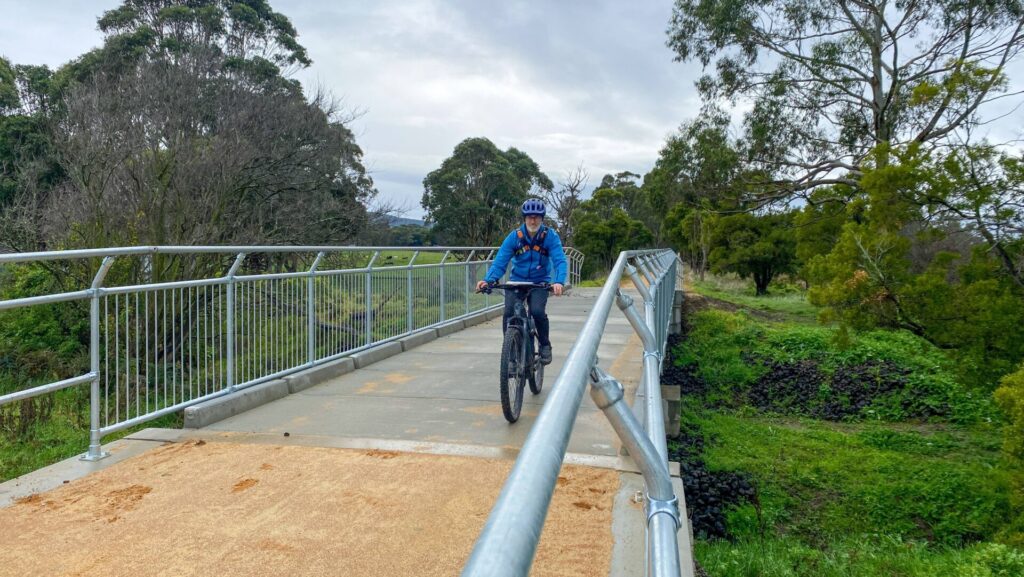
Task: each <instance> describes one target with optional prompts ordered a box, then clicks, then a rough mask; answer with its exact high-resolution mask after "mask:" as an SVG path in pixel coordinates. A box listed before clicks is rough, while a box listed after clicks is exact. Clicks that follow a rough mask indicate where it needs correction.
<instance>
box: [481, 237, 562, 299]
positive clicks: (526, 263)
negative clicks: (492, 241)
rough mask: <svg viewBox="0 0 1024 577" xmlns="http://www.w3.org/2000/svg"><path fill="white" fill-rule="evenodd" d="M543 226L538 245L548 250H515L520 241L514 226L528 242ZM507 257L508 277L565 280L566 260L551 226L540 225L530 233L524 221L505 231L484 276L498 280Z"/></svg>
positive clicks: (511, 278)
mask: <svg viewBox="0 0 1024 577" xmlns="http://www.w3.org/2000/svg"><path fill="white" fill-rule="evenodd" d="M545 228H547V231H548V233H547V236H545V237H544V244H543V245H542V246H543V248H544V249H546V250H547V251H548V255H547V256H544V255H542V254H540V253H539V252H537V251H534V250H531V251H527V252H525V253H523V254H520V255H517V254H515V253H516V250H517V249H518V248H519V246H520V244H521V241H520V240H519V236H518V235H517V234H516V232H517V231H518V230H522V231H523V235H524V236H525V237H526V238H527V240H529V241H530V244H531V245H532V244H533V239H535V238H536V237H537V236H539V235H540V233H541V231H542V230H544V229H545ZM509 261H512V272H511V273H510V274H509V280H512V281H518V282H537V283H541V282H546V283H558V284H563V285H564V284H565V277H566V274H567V272H568V263H567V262H566V260H565V251H563V250H562V239H560V238H558V233H557V232H555V231H554V229H551V228H548V227H546V226H543V227H541V229H540V230H538V231H537V235H534V236H530V233H529V232H528V231H527V230H526V225H525V224H524V225H521V226H520V228H519V229H516V230H513V231H512V232H510V233H508V236H506V237H505V240H504V241H502V243H501V248H500V249H498V254H497V256H495V257H494V263H493V264H491V268H489V269H488V270H487V276H486V277H485V278H484V280H486V281H487V282H489V283H496V282H498V280H499V279H501V277H502V276H503V275H504V274H505V269H506V268H508V263H509Z"/></svg>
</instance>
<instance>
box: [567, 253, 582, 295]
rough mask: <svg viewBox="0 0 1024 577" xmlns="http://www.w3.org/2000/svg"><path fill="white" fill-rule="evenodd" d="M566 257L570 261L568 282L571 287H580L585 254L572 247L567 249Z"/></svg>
mask: <svg viewBox="0 0 1024 577" xmlns="http://www.w3.org/2000/svg"><path fill="white" fill-rule="evenodd" d="M565 257H566V258H567V259H568V261H569V262H568V265H569V270H568V273H569V274H568V279H567V280H568V281H569V286H579V284H580V273H581V272H582V271H583V253H582V252H580V251H578V250H576V249H575V248H572V247H569V246H567V247H565Z"/></svg>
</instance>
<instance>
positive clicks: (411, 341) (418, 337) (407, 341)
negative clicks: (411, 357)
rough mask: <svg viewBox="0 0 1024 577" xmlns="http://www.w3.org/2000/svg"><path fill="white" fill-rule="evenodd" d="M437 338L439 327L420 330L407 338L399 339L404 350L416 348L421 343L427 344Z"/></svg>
mask: <svg viewBox="0 0 1024 577" xmlns="http://www.w3.org/2000/svg"><path fill="white" fill-rule="evenodd" d="M436 339H437V329H430V330H426V331H420V332H418V333H416V334H413V335H409V336H407V337H405V338H402V339H398V342H399V343H401V344H402V351H403V352H404V351H408V350H409V349H413V348H416V347H418V346H420V345H425V344H427V343H429V342H430V341H433V340H436Z"/></svg>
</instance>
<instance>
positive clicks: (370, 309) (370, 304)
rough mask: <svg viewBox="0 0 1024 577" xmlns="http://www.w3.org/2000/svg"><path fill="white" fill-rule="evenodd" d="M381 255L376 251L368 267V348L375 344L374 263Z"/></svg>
mask: <svg viewBox="0 0 1024 577" xmlns="http://www.w3.org/2000/svg"><path fill="white" fill-rule="evenodd" d="M379 255H380V251H379V250H377V251H374V252H373V257H372V258H371V259H370V264H368V265H366V346H370V345H371V344H373V263H375V262H377V256H379Z"/></svg>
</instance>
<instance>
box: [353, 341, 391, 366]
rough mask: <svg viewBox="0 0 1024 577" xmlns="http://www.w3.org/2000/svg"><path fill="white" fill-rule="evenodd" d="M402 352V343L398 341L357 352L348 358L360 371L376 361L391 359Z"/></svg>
mask: <svg viewBox="0 0 1024 577" xmlns="http://www.w3.org/2000/svg"><path fill="white" fill-rule="evenodd" d="M401 352H402V343H400V342H398V341H392V342H390V343H384V344H382V345H378V346H376V347H373V348H371V349H366V350H365V351H361V352H358V353H356V354H354V355H352V356H351V357H350V358H351V359H352V360H353V361H354V362H355V364H356V368H357V369H361V368H364V367H367V366H369V365H372V364H373V363H376V362H377V361H383V360H384V359H386V358H389V357H393V356H395V355H397V354H398V353H401Z"/></svg>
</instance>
